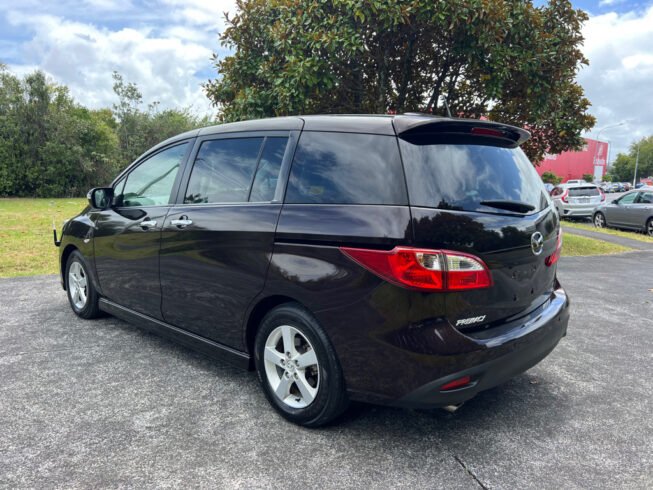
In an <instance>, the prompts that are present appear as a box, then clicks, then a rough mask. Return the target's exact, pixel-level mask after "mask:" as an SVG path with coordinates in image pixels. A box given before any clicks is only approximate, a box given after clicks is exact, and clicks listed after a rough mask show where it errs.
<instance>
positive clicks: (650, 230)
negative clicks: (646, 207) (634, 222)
mask: <svg viewBox="0 0 653 490" xmlns="http://www.w3.org/2000/svg"><path fill="white" fill-rule="evenodd" d="M644 232H645V233H646V234H647V235H648V236H651V237H653V218H649V219H648V221H647V222H646V229H645V230H644Z"/></svg>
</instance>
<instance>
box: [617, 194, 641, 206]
mask: <svg viewBox="0 0 653 490" xmlns="http://www.w3.org/2000/svg"><path fill="white" fill-rule="evenodd" d="M636 197H637V192H631V193H630V194H626V195H625V196H623V197H622V198H621V199H619V204H632V203H633V202H635V198H636Z"/></svg>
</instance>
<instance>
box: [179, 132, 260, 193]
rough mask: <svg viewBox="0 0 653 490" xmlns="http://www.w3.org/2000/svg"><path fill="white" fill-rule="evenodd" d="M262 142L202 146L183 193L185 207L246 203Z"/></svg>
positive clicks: (249, 140)
mask: <svg viewBox="0 0 653 490" xmlns="http://www.w3.org/2000/svg"><path fill="white" fill-rule="evenodd" d="M261 143H263V138H234V139H220V140H211V141H205V142H204V143H202V146H201V147H200V150H199V152H198V153H197V158H196V159H195V164H194V165H193V170H192V172H191V174H190V180H189V182H188V188H187V189H186V197H185V199H184V202H185V203H203V202H206V203H218V202H247V198H248V196H249V188H250V185H251V183H252V177H254V171H255V169H256V162H257V160H258V155H259V151H260V148H261Z"/></svg>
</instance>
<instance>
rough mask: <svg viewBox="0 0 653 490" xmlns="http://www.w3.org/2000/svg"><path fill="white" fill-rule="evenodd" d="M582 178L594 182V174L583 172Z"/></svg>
mask: <svg viewBox="0 0 653 490" xmlns="http://www.w3.org/2000/svg"><path fill="white" fill-rule="evenodd" d="M583 180H584V181H585V182H594V176H593V175H592V174H583Z"/></svg>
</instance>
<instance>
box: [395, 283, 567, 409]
mask: <svg viewBox="0 0 653 490" xmlns="http://www.w3.org/2000/svg"><path fill="white" fill-rule="evenodd" d="M568 321H569V301H568V299H567V295H566V293H565V291H564V290H563V289H562V288H559V289H557V290H556V291H555V293H554V295H553V297H552V299H551V301H550V302H549V304H548V305H547V306H546V307H545V308H544V309H543V310H542V311H540V312H538V314H537V316H536V317H535V318H530V319H529V320H528V321H527V322H526V323H524V324H522V325H520V326H518V327H517V328H516V329H514V330H511V331H509V332H506V333H505V334H503V335H501V336H499V337H494V338H490V339H487V340H485V341H483V343H484V345H485V347H486V349H485V355H484V357H486V358H487V359H491V360H487V361H485V362H481V363H478V364H475V365H473V366H470V367H468V368H466V369H462V370H459V371H456V372H454V373H451V374H448V375H446V376H444V377H440V378H438V379H435V380H433V381H430V382H428V383H426V384H424V385H422V386H420V387H419V388H417V389H415V390H413V391H411V392H410V393H408V394H407V395H405V396H403V397H401V398H399V399H398V400H396V401H394V402H391V405H396V406H402V407H408V408H436V407H443V406H446V405H454V404H458V403H462V402H464V401H466V400H469V399H470V398H472V397H473V396H475V395H476V394H477V393H479V392H480V391H483V390H487V389H489V388H492V387H494V386H497V385H499V384H501V383H503V382H505V381H507V380H509V379H510V378H513V377H514V376H517V375H518V374H521V373H523V372H524V371H526V370H528V369H529V368H531V367H533V366H534V365H535V364H537V363H538V362H540V361H541V360H542V359H544V358H545V357H546V356H547V355H548V354H549V353H550V352H551V351H552V350H553V349H554V348H555V346H556V345H557V344H558V342H559V341H560V339H561V338H562V337H564V336H565V335H566V333H567V323H568ZM493 351H508V353H506V354H503V355H501V356H500V357H494V356H493ZM466 376H469V377H470V379H471V382H470V383H469V384H467V385H465V386H463V387H461V388H456V389H451V390H446V391H441V389H440V388H441V387H442V386H444V385H446V384H447V383H450V382H452V381H455V380H458V379H460V378H464V377H466Z"/></svg>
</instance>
